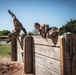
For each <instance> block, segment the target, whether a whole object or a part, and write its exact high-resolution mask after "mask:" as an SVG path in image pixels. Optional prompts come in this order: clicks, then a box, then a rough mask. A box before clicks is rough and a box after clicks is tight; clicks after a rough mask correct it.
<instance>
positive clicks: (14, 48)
mask: <svg viewBox="0 0 76 75" xmlns="http://www.w3.org/2000/svg"><path fill="white" fill-rule="evenodd" d="M11 60H12V61H17V40H16V39H15V38H13V39H12V41H11Z"/></svg>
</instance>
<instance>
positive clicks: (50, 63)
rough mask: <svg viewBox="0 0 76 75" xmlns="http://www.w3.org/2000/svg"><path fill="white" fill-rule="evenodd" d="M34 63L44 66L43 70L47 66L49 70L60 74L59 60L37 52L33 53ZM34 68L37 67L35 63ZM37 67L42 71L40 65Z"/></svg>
mask: <svg viewBox="0 0 76 75" xmlns="http://www.w3.org/2000/svg"><path fill="white" fill-rule="evenodd" d="M35 64H40V65H42V66H44V68H42V69H43V70H45V68H48V69H49V70H50V71H53V72H55V73H57V75H60V61H57V60H53V59H51V58H48V57H45V56H42V55H39V54H35ZM35 68H38V67H37V66H36V65H35ZM39 69H40V70H41V71H42V69H41V67H39ZM46 73H48V71H46ZM52 75H54V74H52Z"/></svg>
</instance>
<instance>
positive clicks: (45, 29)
mask: <svg viewBox="0 0 76 75" xmlns="http://www.w3.org/2000/svg"><path fill="white" fill-rule="evenodd" d="M61 31H62V29H61V28H60V29H58V28H57V27H49V25H48V24H43V25H40V30H39V32H40V35H41V36H42V37H43V38H54V37H56V36H58V35H59V33H60V32H61Z"/></svg>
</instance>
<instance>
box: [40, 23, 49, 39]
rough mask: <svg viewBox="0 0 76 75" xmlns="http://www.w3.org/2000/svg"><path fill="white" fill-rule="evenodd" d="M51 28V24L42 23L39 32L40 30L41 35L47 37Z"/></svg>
mask: <svg viewBox="0 0 76 75" xmlns="http://www.w3.org/2000/svg"><path fill="white" fill-rule="evenodd" d="M48 29H49V25H48V24H42V25H40V29H39V32H40V35H41V36H42V37H43V38H45V37H46V33H47V31H48Z"/></svg>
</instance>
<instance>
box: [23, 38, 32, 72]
mask: <svg viewBox="0 0 76 75" xmlns="http://www.w3.org/2000/svg"><path fill="white" fill-rule="evenodd" d="M24 72H25V73H31V72H33V51H32V37H26V38H25V39H24Z"/></svg>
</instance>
